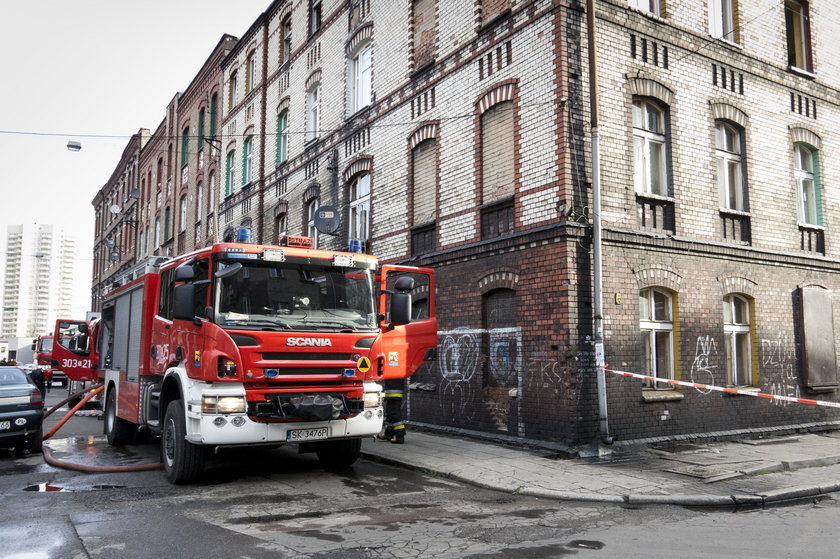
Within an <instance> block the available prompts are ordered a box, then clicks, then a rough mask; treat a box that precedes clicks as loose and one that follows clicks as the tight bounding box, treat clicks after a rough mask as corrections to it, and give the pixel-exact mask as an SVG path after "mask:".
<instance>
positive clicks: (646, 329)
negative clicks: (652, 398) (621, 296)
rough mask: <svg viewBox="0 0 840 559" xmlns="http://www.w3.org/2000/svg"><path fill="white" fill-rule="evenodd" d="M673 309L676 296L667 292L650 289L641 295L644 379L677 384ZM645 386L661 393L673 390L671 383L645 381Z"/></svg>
mask: <svg viewBox="0 0 840 559" xmlns="http://www.w3.org/2000/svg"><path fill="white" fill-rule="evenodd" d="M673 311H674V307H673V295H672V294H671V293H670V292H669V291H666V290H664V289H660V288H658V287H650V288H647V289H643V290H642V291H641V292H640V293H639V329H640V330H641V334H642V351H643V352H644V353H643V358H644V371H645V375H647V376H649V377H654V378H656V379H667V380H674V312H673ZM645 386H646V387H648V388H655V389H658V390H662V389H665V390H668V389H673V385H671V384H668V383H661V382H654V381H647V380H646V381H645Z"/></svg>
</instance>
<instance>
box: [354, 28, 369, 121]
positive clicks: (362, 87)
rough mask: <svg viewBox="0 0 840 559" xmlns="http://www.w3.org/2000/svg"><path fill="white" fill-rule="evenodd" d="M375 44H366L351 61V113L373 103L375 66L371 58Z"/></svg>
mask: <svg viewBox="0 0 840 559" xmlns="http://www.w3.org/2000/svg"><path fill="white" fill-rule="evenodd" d="M372 54H373V44H372V43H370V42H367V43H365V44H364V45H362V46H361V47H360V48H358V49H357V50H356V52H355V53H354V54H353V56H352V58H351V60H350V81H349V85H350V87H351V88H352V90H351V91H350V107H351V109H352V110H351V111H350V112H351V113H355V112H357V111H360V110H362V109H363V108H365V107H367V106H368V105H370V103H371V99H372V97H371V92H372V89H371V86H372V76H373V65H372V63H371V57H372Z"/></svg>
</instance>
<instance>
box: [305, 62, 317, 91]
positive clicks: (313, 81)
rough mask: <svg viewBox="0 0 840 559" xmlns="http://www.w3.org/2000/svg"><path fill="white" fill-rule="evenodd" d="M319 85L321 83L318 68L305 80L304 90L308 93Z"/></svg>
mask: <svg viewBox="0 0 840 559" xmlns="http://www.w3.org/2000/svg"><path fill="white" fill-rule="evenodd" d="M319 83H321V69H320V68H318V69H316V70H314V71H313V72H312V73H311V74H309V77H308V78H306V86H305V89H306V90H307V91H309V90H310V89H312V87H313V86H315V85H317V84H319Z"/></svg>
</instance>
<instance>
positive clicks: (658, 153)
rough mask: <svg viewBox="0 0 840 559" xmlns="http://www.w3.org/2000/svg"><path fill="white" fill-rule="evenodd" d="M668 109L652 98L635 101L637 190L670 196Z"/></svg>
mask: <svg viewBox="0 0 840 559" xmlns="http://www.w3.org/2000/svg"><path fill="white" fill-rule="evenodd" d="M665 130H666V128H665V110H664V109H663V108H662V107H660V106H659V105H658V104H657V103H656V102H654V101H653V100H651V99H635V100H634V101H633V156H634V157H633V158H634V163H635V173H634V174H635V184H636V192H639V193H641V194H656V195H658V196H667V195H668V180H667V161H666V159H667V155H666V142H667V137H666V132H665Z"/></svg>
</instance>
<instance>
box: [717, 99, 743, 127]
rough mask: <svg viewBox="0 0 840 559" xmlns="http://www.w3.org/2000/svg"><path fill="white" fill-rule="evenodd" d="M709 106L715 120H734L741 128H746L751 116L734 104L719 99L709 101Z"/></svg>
mask: <svg viewBox="0 0 840 559" xmlns="http://www.w3.org/2000/svg"><path fill="white" fill-rule="evenodd" d="M709 108H710V109H711V111H712V118H714V119H715V120H728V121H731V122H734V123H735V124H737V125H738V126H740V127H741V128H746V127H747V124H748V123H749V119H750V117H749V116H748V115H747V113H745V112H744V111H742V110H741V109H739V108H738V107H736V106H734V105H730V104H729V103H724V102H719V101H709Z"/></svg>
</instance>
